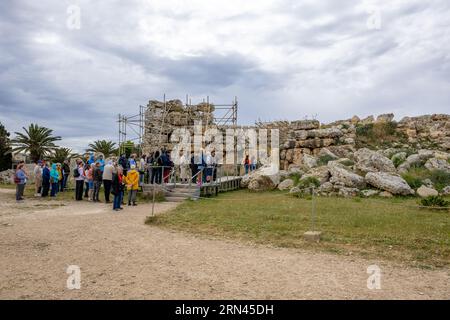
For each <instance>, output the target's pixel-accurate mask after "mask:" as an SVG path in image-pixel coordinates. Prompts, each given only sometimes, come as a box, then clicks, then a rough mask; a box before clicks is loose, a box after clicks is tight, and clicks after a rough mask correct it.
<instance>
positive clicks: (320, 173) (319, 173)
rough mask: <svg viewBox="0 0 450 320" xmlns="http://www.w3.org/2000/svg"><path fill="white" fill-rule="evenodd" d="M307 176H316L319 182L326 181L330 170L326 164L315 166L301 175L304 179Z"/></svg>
mask: <svg viewBox="0 0 450 320" xmlns="http://www.w3.org/2000/svg"><path fill="white" fill-rule="evenodd" d="M309 177H314V178H317V180H319V181H320V184H323V183H325V182H327V181H328V180H329V179H330V171H329V169H328V167H327V166H321V167H317V168H313V169H311V170H309V171H308V172H307V173H305V174H304V175H303V176H302V179H306V178H309Z"/></svg>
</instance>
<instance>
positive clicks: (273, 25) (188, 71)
mask: <svg viewBox="0 0 450 320" xmlns="http://www.w3.org/2000/svg"><path fill="white" fill-rule="evenodd" d="M78 11H79V19H78V15H77V13H78ZM449 17H450V2H449V1H448V0H431V1H422V0H393V1H391V0H390V1H350V0H339V1H336V0H327V1H325V0H324V1H315V0H296V1H281V0H280V1H277V0H272V1H267V0H258V1H242V0H226V1H225V0H222V1H215V0H205V1H199V0H190V1H184V0H177V1H169V0H161V1H159V0H158V1H156V0H147V1H144V0H131V1H118V0H117V1H82V0H70V1H67V0H54V1H47V0H40V1H33V0H29V1H20V0H14V1H13V0H11V1H8V0H3V1H1V2H0V65H1V68H0V121H1V122H2V123H3V124H4V125H5V126H6V127H7V128H8V130H10V131H17V130H19V129H20V128H21V127H22V126H27V125H28V124H29V123H31V122H36V123H39V124H41V125H45V126H48V127H50V128H53V129H54V130H55V133H56V134H58V135H61V136H62V137H63V138H64V139H63V141H62V142H61V144H62V145H64V146H68V147H71V148H73V149H74V150H77V151H81V150H82V149H84V148H85V147H86V145H87V144H88V143H89V142H92V141H93V140H96V139H112V140H117V135H118V134H117V124H116V122H115V121H116V117H117V114H118V113H123V114H129V115H132V114H135V113H137V112H138V110H139V105H146V104H147V102H148V100H149V99H162V97H163V94H164V93H166V94H167V97H168V98H181V99H184V97H185V96H186V94H190V95H191V96H192V100H193V102H195V101H200V100H201V99H202V98H203V97H205V96H206V95H209V96H210V99H211V101H212V102H215V103H228V102H231V100H232V99H233V97H234V96H238V100H239V122H240V123H241V124H251V123H253V122H254V121H255V120H257V119H261V120H279V119H289V120H294V119H302V118H305V117H309V118H311V117H317V119H319V120H321V121H322V122H329V121H333V120H337V119H345V118H349V117H351V116H352V115H354V114H357V115H359V116H361V117H363V116H367V115H370V114H374V115H377V114H380V113H386V112H393V113H395V114H396V117H397V118H400V117H402V116H405V115H418V114H425V113H449V111H450V107H449V105H450V83H449V82H450V43H449V41H450V19H449Z"/></svg>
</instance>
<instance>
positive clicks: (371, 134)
mask: <svg viewBox="0 0 450 320" xmlns="http://www.w3.org/2000/svg"><path fill="white" fill-rule="evenodd" d="M396 129H397V123H396V122H394V121H390V122H378V123H368V124H360V125H357V126H356V147H357V148H362V147H369V148H375V147H379V146H390V145H392V144H393V143H396V142H407V137H406V135H405V134H404V133H402V132H399V131H397V130H396Z"/></svg>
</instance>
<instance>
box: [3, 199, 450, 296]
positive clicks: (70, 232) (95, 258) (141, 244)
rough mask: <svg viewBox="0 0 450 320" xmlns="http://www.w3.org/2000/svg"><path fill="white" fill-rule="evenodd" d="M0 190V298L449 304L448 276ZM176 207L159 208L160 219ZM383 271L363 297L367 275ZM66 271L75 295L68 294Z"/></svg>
mask: <svg viewBox="0 0 450 320" xmlns="http://www.w3.org/2000/svg"><path fill="white" fill-rule="evenodd" d="M12 199H13V191H11V190H2V191H0V258H1V259H0V298H1V299H10V298H12V299H36V298H50V299H366V298H367V299H382V298H385V299H431V298H437V299H449V298H450V286H449V284H450V283H449V278H450V275H449V270H433V271H431V270H420V269H412V268H407V267H403V266H399V265H393V264H392V263H388V262H385V261H368V260H364V259H362V258H357V257H351V256H350V257H349V256H339V255H333V254H324V253H314V252H310V251H301V250H294V249H280V248H271V247H265V246H257V245H251V244H243V243H239V242H234V241H224V240H217V239H208V238H205V237H197V236H194V235H189V234H185V233H179V232H173V231H168V230H164V229H160V228H157V227H151V226H146V225H144V219H145V217H146V216H148V215H149V214H150V210H151V209H150V205H140V206H138V207H135V208H126V209H125V210H123V211H122V212H120V213H118V214H117V213H114V212H113V211H112V210H111V209H110V207H109V206H106V205H104V204H92V203H87V202H82V203H74V202H68V203H66V204H63V203H61V202H59V201H51V202H44V201H39V200H32V199H30V200H27V201H26V202H25V203H23V204H16V203H15V201H13V200H12ZM174 206H175V204H170V203H162V204H157V206H156V209H157V212H158V213H164V212H165V211H167V210H169V209H171V208H173V207H174ZM371 264H377V265H378V266H379V267H380V268H381V271H382V276H381V290H369V289H367V285H366V283H367V278H368V276H369V275H368V274H367V267H368V266H369V265H371ZM69 265H78V266H79V267H80V269H81V289H80V290H68V289H67V287H66V282H67V278H68V276H69V275H68V274H67V273H66V269H67V267H68V266H69Z"/></svg>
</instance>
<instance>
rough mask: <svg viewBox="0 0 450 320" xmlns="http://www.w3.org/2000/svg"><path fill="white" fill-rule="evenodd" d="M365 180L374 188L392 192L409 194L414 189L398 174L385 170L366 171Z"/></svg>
mask: <svg viewBox="0 0 450 320" xmlns="http://www.w3.org/2000/svg"><path fill="white" fill-rule="evenodd" d="M365 180H366V182H367V183H368V184H370V185H372V186H374V187H375V188H378V189H381V190H385V191H388V192H390V193H392V194H398V195H410V194H414V190H413V189H411V187H410V186H409V185H408V183H407V182H406V181H405V180H404V179H403V178H402V177H400V176H398V175H394V174H391V173H387V172H368V173H367V174H366V177H365Z"/></svg>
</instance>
